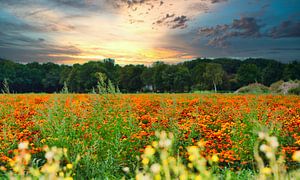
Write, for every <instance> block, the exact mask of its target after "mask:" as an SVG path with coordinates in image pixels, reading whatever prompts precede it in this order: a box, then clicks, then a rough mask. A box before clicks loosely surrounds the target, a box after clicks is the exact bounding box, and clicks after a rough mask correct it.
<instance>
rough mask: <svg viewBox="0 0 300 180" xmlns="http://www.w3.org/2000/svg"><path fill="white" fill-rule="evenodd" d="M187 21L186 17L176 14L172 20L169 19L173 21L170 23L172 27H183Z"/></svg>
mask: <svg viewBox="0 0 300 180" xmlns="http://www.w3.org/2000/svg"><path fill="white" fill-rule="evenodd" d="M187 21H188V18H187V17H186V16H178V17H176V18H175V19H174V20H173V21H171V22H172V23H173V25H172V29H177V28H180V29H184V28H186V27H187V24H186V22H187Z"/></svg>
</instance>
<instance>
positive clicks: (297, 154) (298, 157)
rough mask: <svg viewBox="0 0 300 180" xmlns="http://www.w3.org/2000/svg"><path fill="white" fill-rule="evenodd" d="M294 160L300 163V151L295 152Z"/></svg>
mask: <svg viewBox="0 0 300 180" xmlns="http://www.w3.org/2000/svg"><path fill="white" fill-rule="evenodd" d="M293 160H294V161H298V162H300V151H295V152H294V154H293Z"/></svg>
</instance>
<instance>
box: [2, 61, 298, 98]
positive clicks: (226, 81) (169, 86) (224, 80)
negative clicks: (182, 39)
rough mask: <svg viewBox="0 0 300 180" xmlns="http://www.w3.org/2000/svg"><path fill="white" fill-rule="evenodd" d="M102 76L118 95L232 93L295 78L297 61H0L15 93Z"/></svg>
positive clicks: (78, 85)
mask: <svg viewBox="0 0 300 180" xmlns="http://www.w3.org/2000/svg"><path fill="white" fill-rule="evenodd" d="M99 73H101V74H104V75H105V76H106V77H107V78H106V79H107V80H109V81H110V82H111V84H113V85H114V86H115V87H116V88H118V89H119V90H120V91H121V92H123V93H135V92H192V91H196V90H222V91H234V90H236V89H238V88H240V87H242V86H245V85H248V84H250V83H255V82H257V83H261V84H264V85H266V86H269V85H270V84H272V83H274V82H276V81H279V80H285V81H287V80H295V79H300V62H299V61H293V62H291V63H288V64H284V63H281V62H278V61H275V60H268V59H258V58H256V59H253V58H249V59H246V60H237V59H228V58H219V59H203V58H202V59H195V60H192V61H185V62H182V63H178V64H174V65H171V64H166V63H164V62H160V61H157V62H155V63H153V64H152V65H151V66H145V65H125V66H120V65H118V64H116V63H115V61H114V60H113V59H104V60H102V61H90V62H87V63H85V64H74V65H72V66H69V65H58V64H55V63H51V62H48V63H42V64H41V63H37V62H32V63H27V64H20V63H16V62H13V61H9V60H4V59H0V82H6V83H1V85H0V88H1V89H2V88H4V85H3V84H8V85H9V88H10V91H11V92H14V93H28V92H35V93H37V92H46V93H53V92H60V91H61V90H62V89H63V87H64V86H67V88H68V90H69V91H70V92H74V93H90V92H93V90H94V88H95V87H97V85H98V83H99V78H98V76H99Z"/></svg>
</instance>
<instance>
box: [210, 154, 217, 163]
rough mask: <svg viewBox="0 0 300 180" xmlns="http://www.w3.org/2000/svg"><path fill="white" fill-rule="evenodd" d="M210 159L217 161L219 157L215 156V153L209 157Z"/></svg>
mask: <svg viewBox="0 0 300 180" xmlns="http://www.w3.org/2000/svg"><path fill="white" fill-rule="evenodd" d="M211 160H212V162H215V163H216V162H218V161H219V157H218V156H217V155H215V154H214V155H213V156H212V157H211Z"/></svg>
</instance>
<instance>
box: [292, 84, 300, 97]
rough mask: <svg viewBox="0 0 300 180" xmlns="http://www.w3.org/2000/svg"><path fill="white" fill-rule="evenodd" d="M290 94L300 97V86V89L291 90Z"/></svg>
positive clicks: (299, 86)
mask: <svg viewBox="0 0 300 180" xmlns="http://www.w3.org/2000/svg"><path fill="white" fill-rule="evenodd" d="M289 94H296V95H300V84H299V85H298V87H296V88H292V89H290V90H289Z"/></svg>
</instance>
